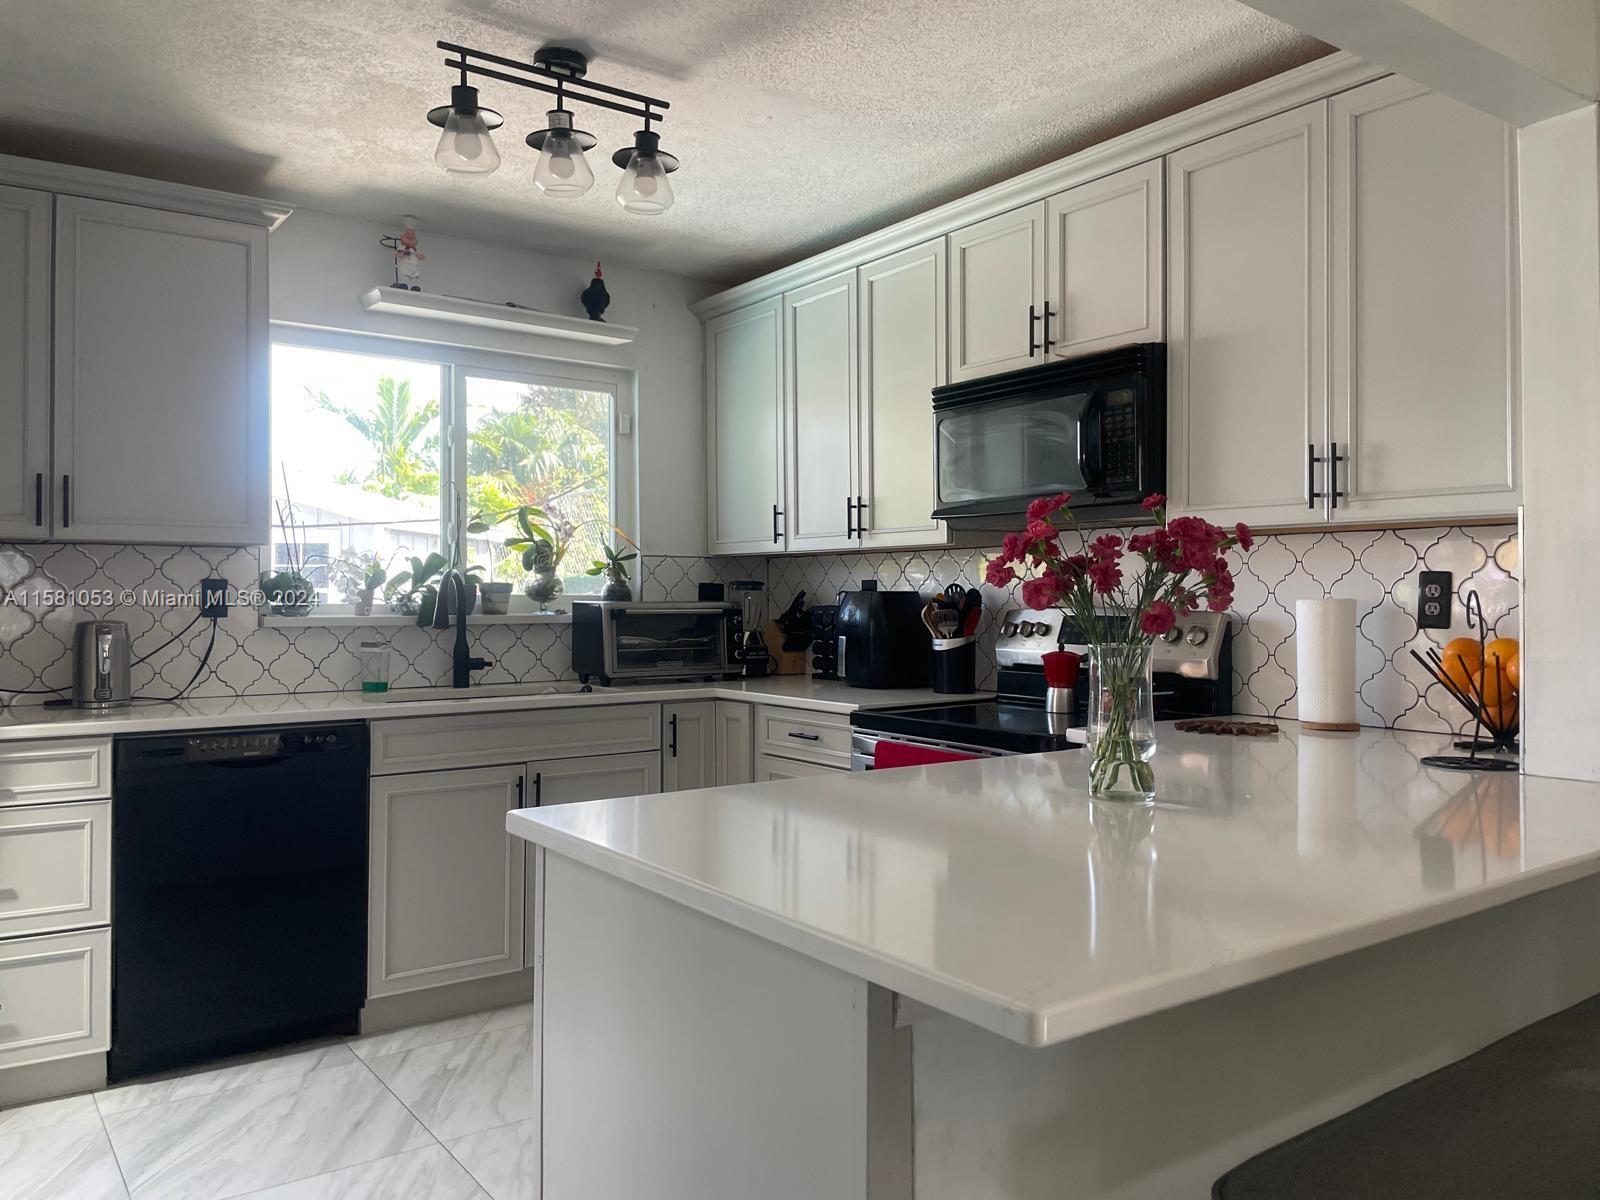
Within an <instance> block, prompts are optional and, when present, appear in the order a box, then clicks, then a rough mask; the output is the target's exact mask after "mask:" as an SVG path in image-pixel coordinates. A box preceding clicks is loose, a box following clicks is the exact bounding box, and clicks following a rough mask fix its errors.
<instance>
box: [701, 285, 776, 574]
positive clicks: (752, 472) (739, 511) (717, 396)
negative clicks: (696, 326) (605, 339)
mask: <svg viewBox="0 0 1600 1200" xmlns="http://www.w3.org/2000/svg"><path fill="white" fill-rule="evenodd" d="M782 303H783V302H782V297H779V296H774V297H773V298H772V299H770V300H763V301H761V302H759V303H757V304H752V305H750V306H749V307H748V308H742V309H739V310H738V311H737V312H731V313H727V314H725V315H724V316H720V317H716V318H714V319H713V320H711V321H708V322H706V361H705V371H706V425H707V433H708V437H709V440H710V447H709V459H710V467H711V470H710V487H711V495H710V506H709V508H710V514H711V516H710V524H711V528H710V531H709V532H710V538H709V541H710V552H711V553H712V554H746V553H765V552H768V551H771V550H773V549H781V548H782V521H783V514H782V512H781V504H782V501H781V497H782V495H783V439H782V413H783V325H782Z"/></svg>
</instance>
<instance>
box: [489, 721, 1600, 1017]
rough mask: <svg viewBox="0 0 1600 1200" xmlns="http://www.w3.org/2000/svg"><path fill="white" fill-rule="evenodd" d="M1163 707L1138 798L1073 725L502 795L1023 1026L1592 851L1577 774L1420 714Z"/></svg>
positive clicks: (692, 888)
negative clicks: (1447, 734) (1367, 720)
mask: <svg viewBox="0 0 1600 1200" xmlns="http://www.w3.org/2000/svg"><path fill="white" fill-rule="evenodd" d="M1282 729H1283V731H1282V733H1280V734H1279V735H1278V736H1276V737H1273V738H1267V739H1253V738H1219V737H1208V736H1204V735H1199V734H1180V733H1177V732H1175V731H1174V730H1172V729H1171V728H1170V727H1163V728H1162V732H1161V741H1160V746H1159V749H1158V752H1157V755H1156V758H1155V760H1154V765H1155V768H1156V777H1157V781H1158V787H1159V789H1160V794H1161V802H1160V803H1159V804H1158V806H1157V807H1156V808H1154V809H1137V808H1127V807H1121V806H1116V805H1109V804H1104V803H1095V802H1091V801H1090V800H1089V797H1088V795H1087V791H1086V788H1085V772H1086V765H1087V764H1086V760H1085V758H1084V756H1083V752H1082V751H1064V752H1060V753H1056V754H1044V755H1035V756H1026V757H1015V758H1001V759H987V760H983V761H979V762H968V763H955V764H947V765H942V766H936V767H928V768H908V769H904V770H896V771H885V772H875V773H871V774H856V775H849V774H843V773H840V774H830V775H819V776H809V777H806V778H803V779H793V780H784V781H778V782H772V783H763V784H753V785H743V786H733V787H723V788H714V789H707V790H703V791H690V792H678V793H673V794H668V795H659V796H644V797H637V798H633V799H617V800H596V801H590V802H586V803H578V804H566V805H558V806H552V807H549V808H540V809H525V810H521V811H516V812H512V813H511V814H509V817H508V828H509V829H510V830H511V831H512V832H513V833H515V834H518V835H520V836H521V837H523V838H526V839H527V840H528V841H530V842H535V843H538V844H539V845H542V846H545V847H548V848H549V849H550V850H552V851H555V852H559V853H561V854H563V855H566V856H568V857H570V858H573V859H576V860H578V861H580V862H582V863H585V864H588V865H589V866H592V867H594V868H597V869H599V870H601V871H604V872H606V873H608V874H610V875H614V876H617V877H620V878H622V879H625V880H627V881H629V882H631V883H634V884H636V885H638V886H640V887H643V888H645V889H647V890H649V891H652V892H655V893H658V894H659V895H661V896H664V897H668V898H670V899H672V900H674V901H677V902H680V903H682V904H684V905H687V906H688V907H690V908H693V909H696V910H698V911H700V912H703V913H706V914H709V915H710V916H713V917H715V918H718V919H720V920H723V921H726V922H728V923H729V924H732V925H735V926H738V927H740V928H742V929H745V930H747V931H749V932H751V933H754V934H757V935H759V936H761V937H763V938H766V939H768V940H770V941H773V942H776V943H779V944H781V945H783V946H786V947H788V948H790V949H792V950H795V951H797V952H800V953H802V954H805V955H807V956H809V957H811V958H814V959H817V960H820V961H822V962H825V963H828V964H830V965H832V966H835V967H837V968H839V969H841V970H843V971H846V972H849V973H851V974H853V975H856V976H859V977H862V978H865V979H867V980H869V981H871V982H874V983H877V984H880V985H882V986H885V987H888V988H891V989H893V990H894V991H896V992H899V993H901V994H902V995H904V996H909V997H911V998H912V999H914V1000H917V1001H920V1002H922V1003H924V1004H926V1005H928V1006H930V1007H932V1008H935V1009H938V1010H940V1011H943V1012H947V1013H951V1014H954V1015H955V1016H957V1017H961V1018H963V1019H965V1020H967V1021H970V1022H973V1023H974V1024H977V1025H979V1026H982V1027H983V1028H985V1029H988V1030H991V1031H993V1032H994V1033H997V1034H1000V1035H1002V1036H1004V1037H1007V1038H1010V1039H1012V1040H1014V1041H1017V1042H1021V1043H1023V1044H1025V1045H1031V1046H1043V1045H1050V1044H1053V1043H1057V1042H1061V1041H1064V1040H1066V1039H1069V1038H1072V1037H1076V1036H1079V1035H1082V1034H1085V1033H1088V1032H1091V1031H1093V1030H1096V1029H1101V1028H1105V1027H1108V1026H1111V1025H1115V1024H1118V1023H1121V1022H1123V1021H1127V1020H1130V1019H1133V1018H1135V1017H1138V1016H1142V1015H1144V1014H1147V1013H1150V1012H1153V1011H1156V1010H1159V1009H1163V1008H1169V1007H1173V1006H1175V1005H1179V1004H1183V1003H1187V1002H1189V1001H1193V1000H1197V999H1201V998H1204V997H1207V996H1210V995H1214V994H1216V993H1219V992H1223V991H1227V990H1228V989H1231V988H1235V987H1238V986H1240V985H1242V984H1246V983H1250V982H1253V981H1256V980H1259V979H1263V978H1266V977H1268V976H1271V975H1275V974H1278V973H1281V972H1285V971H1289V970H1292V969H1294V968H1297V967H1301V966H1306V965H1309V964H1312V963H1316V962H1319V961H1322V960H1325V959H1329V958H1332V957H1334V956H1337V955H1340V954H1345V953H1348V952H1350V951H1353V950H1357V949H1360V948H1362V947H1365V946H1369V945H1372V944H1375V943H1378V942H1382V941H1385V940H1388V939H1391V938H1395V937H1399V936H1401V935H1403V934H1406V933H1410V932H1413V931H1416V930H1420V929H1423V928H1426V927H1429V926H1432V925H1437V924H1440V923H1443V922H1446V921H1449V920H1453V919H1456V918H1459V917H1462V916H1466V915H1468V914H1470V913H1473V912H1476V911H1479V910H1482V909H1485V908H1488V907H1492V906H1494V905H1498V904H1503V903H1506V902H1508V901H1510V900H1513V899H1516V898H1518V897H1521V896H1524V895H1527V894H1529V893H1532V892H1535V891H1538V890H1541V889H1544V888H1549V887H1553V886H1556V885H1557V884H1561V883H1565V882H1569V881H1572V880H1575V879H1578V878H1581V877H1584V876H1588V875H1593V874H1597V873H1600V785H1595V784H1588V783H1579V782H1574V781H1569V780H1557V779H1543V778H1535V777H1521V776H1518V775H1516V774H1514V773H1510V774H1466V773H1458V772H1451V771H1444V770H1438V769H1433V768H1428V767H1424V766H1422V765H1421V763H1420V761H1419V759H1420V758H1421V757H1422V756H1423V755H1425V754H1434V753H1439V752H1441V751H1445V750H1446V749H1447V747H1448V740H1447V739H1446V738H1444V737H1441V736H1435V735H1424V734H1409V733H1397V732H1396V733H1391V732H1383V731H1379V730H1368V731H1363V732H1362V733H1359V734H1318V733H1313V732H1310V731H1301V730H1299V729H1298V728H1297V727H1296V726H1295V725H1293V724H1292V723H1288V722H1285V723H1283V724H1282Z"/></svg>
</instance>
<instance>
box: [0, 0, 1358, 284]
mask: <svg viewBox="0 0 1600 1200" xmlns="http://www.w3.org/2000/svg"><path fill="white" fill-rule="evenodd" d="M3 10H4V11H3V12H0V101H3V103H0V149H3V150H4V151H5V152H7V153H12V154H21V155H26V156H30V157H36V158H46V159H53V160H57V161H61V162H71V163H78V164H82V165H87V166H97V167H103V168H106V169H110V170H118V171H127V172H130V173H135V174H143V175H147V176H154V177H157V178H164V179H171V180H177V181H180V182H184V183H194V184H200V185H203V186H208V187H216V188H222V189H225V190H231V191H242V192H249V193H254V194H257V195H265V196H268V197H273V198H280V199H285V200H289V201H292V202H294V203H296V204H301V205H306V206H310V207H314V208H321V209H325V210H328V211H332V212H338V213H344V214H348V215H354V216H361V217H366V218H370V219H373V220H378V221H383V222H392V221H394V220H395V219H396V218H397V217H398V216H399V215H400V214H402V213H415V214H416V215H417V217H418V218H419V224H420V226H421V228H422V230H423V231H424V233H426V231H428V230H430V229H431V230H435V231H440V232H448V233H454V234H461V235H465V236H474V237H481V238H484V239H488V240H492V241H505V242H514V243H518V244H522V245H527V246H531V247H534V248H538V249H548V250H557V251H563V252H568V253H573V254H577V255H581V256H585V257H599V258H612V259H616V260H618V261H626V262H630V263H632V264H635V265H638V266H649V267H655V268H657V269H661V270H668V271H674V272H677V273H680V274H685V275H692V276H700V277H703V278H706V279H710V280H716V281H719V282H734V281H738V280H742V279H745V278H749V277H751V276H753V275H756V274H758V273H760V272H762V271H764V270H767V269H770V268H772V267H776V266H779V265H782V264H784V263H787V262H792V261H795V260H796V259H800V258H804V257H806V256H807V255H810V254H813V253H816V252H818V251H820V250H823V249H826V248H828V247H830V246H833V245H836V244H838V243H840V242H843V241H847V240H849V239H850V238H852V237H855V236H858V235H860V234H862V233H866V232H868V231H870V230H872V229H875V228H878V227H881V226H883V225H885V224H888V223H891V222H892V221H894V220H897V219H899V218H902V217H906V216H909V215H911V214H913V213H916V212H919V211H921V210H923V209H926V208H930V207H932V206H933V205H935V204H938V203H942V202H943V201H946V200H949V199H953V198H954V197H956V196H959V195H962V194H964V193H966V192H970V191H972V190H974V189H975V188H978V187H981V186H983V185H985V184H988V183H992V182H994V181H996V180H999V179H1003V178H1005V177H1006V176H1009V175H1012V174H1015V173H1017V172H1019V171H1021V170H1024V169H1026V168H1029V167H1033V166H1037V165H1038V164H1040V163H1043V162H1047V161H1049V160H1051V159H1054V158H1058V157H1060V156H1062V155H1064V154H1067V153H1070V152H1072V151H1074V150H1077V149H1080V148H1082V147H1084V146H1087V145H1090V144H1092V143H1094V142H1098V141H1101V140H1103V139H1105V138H1107V137H1110V136H1113V135H1115V134H1117V133H1121V132H1123V131H1125V130H1128V129H1131V128H1134V127H1136V126H1138V125H1142V124H1145V123H1147V122H1149V121H1152V120H1154V119H1157V118H1159V117H1162V116H1164V115H1167V114H1169V113H1172V112H1176V111H1178V110H1180V109H1184V108H1188V107H1190V106H1191V105H1193V104H1196V103H1199V102H1200V101H1202V100H1205V99H1208V98H1210V97H1212V96H1215V95H1219V94H1221V93H1223V92H1228V91H1232V90H1234V89H1235V88H1238V87H1241V86H1243V85H1245V84H1248V83H1251V82H1254V81H1255V80H1258V79H1261V78H1264V77H1266V76H1268V75H1272V74H1275V73H1277V72H1279V71H1282V70H1285V69H1287V68H1289V67H1292V66H1296V65H1298V64H1300V63H1302V62H1306V61H1308V60H1309V59H1312V58H1316V57H1318V56H1319V55H1320V54H1323V53H1325V52H1326V51H1327V49H1328V48H1327V47H1325V46H1323V45H1322V44H1321V43H1319V42H1316V41H1314V40H1311V39H1309V38H1306V37H1304V36H1302V35H1300V34H1298V33H1296V32H1295V31H1294V30H1292V29H1290V28H1289V27H1288V26H1286V25H1282V24H1279V23H1278V22H1276V21H1273V20H1272V19H1271V18H1269V17H1265V16H1262V15H1261V14H1260V13H1257V12H1255V11H1254V10H1252V9H1249V8H1246V7H1245V6H1244V5H1242V4H1239V3H1236V2H1235V0H962V2H961V3H950V2H945V3H940V2H939V0H817V2H813V3H808V2H804V0H686V2H682V3H672V2H663V0H573V2H570V3H564V4H555V5H552V4H539V5H535V4H531V3H525V2H524V0H445V2H444V3H438V2H428V0H332V2H330V0H139V2H137V3H117V4H107V3H106V2H105V0H14V2H11V3H7V4H5V5H3ZM440 38H443V39H446V40H451V41H458V42H462V43H465V44H466V45H469V46H473V47H476V48H479V49H484V50H489V51H491V52H494V53H500V54H504V55H507V56H509V57H513V58H516V57H529V56H531V54H532V51H533V50H534V48H536V47H537V46H540V45H542V44H545V43H548V42H556V43H560V44H567V45H574V46H577V47H578V48H581V49H585V50H587V51H589V52H590V53H591V54H592V55H593V62H592V64H591V70H590V74H591V78H593V79H596V80H598V81H600V82H603V83H610V84H614V85H617V86H620V87H625V88H630V89H633V90H636V91H641V92H646V93H649V94H653V95H658V96H661V97H662V98H664V99H666V100H668V101H669V102H670V103H671V105H672V109H671V112H670V114H669V117H668V119H667V121H666V122H665V123H664V124H663V125H662V126H661V127H660V130H661V135H662V146H663V148H664V149H667V150H671V151H672V152H673V153H675V154H677V155H679V156H680V157H681V158H682V160H683V170H682V171H681V172H680V173H679V174H677V175H674V176H673V183H674V185H675V186H676V189H677V196H678V200H677V204H676V205H675V206H674V207H673V209H672V210H671V211H670V212H669V213H667V214H666V215H664V216H662V217H656V218H640V217H633V216H629V215H627V214H625V213H623V212H622V211H621V209H620V208H619V207H618V206H617V204H616V202H615V200H614V199H613V198H612V189H613V188H614V186H615V183H616V179H617V175H618V172H617V170H616V168H614V167H613V166H612V165H611V164H610V163H609V162H608V161H606V156H609V152H610V151H611V150H613V149H615V148H617V147H619V146H622V145H625V144H628V143H629V142H630V141H631V134H632V132H633V129H634V128H635V126H636V123H635V121H634V119H633V118H630V117H626V116H623V115H622V114H620V113H610V112H606V111H605V110H602V109H587V110H584V111H582V112H581V115H580V117H579V122H578V123H579V126H580V127H581V128H585V129H588V130H590V131H591V132H593V133H594V134H595V135H596V136H597V137H598V138H599V139H600V145H599V147H598V148H597V149H596V151H594V152H593V153H592V154H591V159H592V160H593V162H594V166H595V173H596V176H597V177H598V178H597V182H596V185H595V187H594V188H593V189H592V190H591V191H590V193H589V194H588V195H586V196H584V197H582V198H581V199H579V200H577V201H553V200H547V199H544V198H542V197H540V196H539V195H538V194H537V193H536V191H535V189H534V188H533V185H532V182H531V178H532V172H533V163H534V158H535V156H534V154H533V152H532V151H531V150H529V149H528V148H527V147H526V146H523V145H522V144H521V139H522V137H523V136H524V135H525V134H526V133H528V132H529V131H530V130H533V129H536V128H540V127H542V125H543V124H544V122H543V120H542V117H543V113H544V110H545V108H546V107H548V105H547V103H546V101H547V100H548V99H549V97H545V96H543V95H542V94H541V93H537V92H532V91H527V90H524V89H521V88H516V87H513V86H511V85H509V84H498V83H495V82H494V81H492V80H487V81H483V82H482V85H481V86H482V89H483V103H484V104H485V105H487V106H489V107H491V108H495V109H498V110H500V111H501V112H503V113H504V114H505V115H506V118H507V121H506V129H505V131H504V132H503V133H502V134H500V135H499V136H498V137H497V139H496V141H497V144H498V145H499V147H500V150H501V154H502V156H503V158H504V162H503V165H502V166H501V168H500V170H499V171H498V172H497V173H496V174H495V175H494V176H492V177H490V178H488V179H485V180H477V181H470V182H469V181H455V180H451V179H448V178H446V177H445V176H444V175H443V174H442V173H441V172H440V171H439V170H438V169H437V168H436V167H435V166H434V164H433V161H432V151H433V144H434V141H435V140H436V137H437V131H436V130H434V129H433V127H432V126H430V125H428V124H426V123H425V122H424V120H423V114H424V113H425V112H426V111H427V109H429V108H430V107H432V106H434V105H437V104H443V103H445V102H447V101H448V98H449V95H448V90H449V85H450V84H451V82H452V77H451V75H450V73H449V72H448V71H446V70H445V68H444V66H443V65H442V63H443V59H444V52H443V51H439V50H436V49H435V48H434V42H435V41H437V40H439V39H440ZM601 151H604V152H605V156H602V154H601Z"/></svg>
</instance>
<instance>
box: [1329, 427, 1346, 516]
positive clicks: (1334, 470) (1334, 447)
mask: <svg viewBox="0 0 1600 1200" xmlns="http://www.w3.org/2000/svg"><path fill="white" fill-rule="evenodd" d="M1344 461H1345V457H1344V455H1342V454H1340V453H1339V443H1338V442H1329V443H1328V499H1329V501H1330V502H1331V506H1332V507H1333V508H1338V507H1339V497H1340V496H1342V495H1344V493H1343V492H1341V491H1340V490H1339V464H1340V463H1342V462H1344Z"/></svg>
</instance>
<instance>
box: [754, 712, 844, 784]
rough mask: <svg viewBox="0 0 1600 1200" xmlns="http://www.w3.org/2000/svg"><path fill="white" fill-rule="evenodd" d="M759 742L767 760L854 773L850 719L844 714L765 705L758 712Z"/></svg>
mask: <svg viewBox="0 0 1600 1200" xmlns="http://www.w3.org/2000/svg"><path fill="white" fill-rule="evenodd" d="M755 739H756V740H755V744H756V750H757V751H758V752H759V753H761V754H762V755H763V756H765V755H776V756H777V757H778V758H792V759H798V760H799V761H801V762H808V763H815V764H816V765H818V766H822V767H838V768H839V769H840V770H844V771H848V770H849V769H850V718H849V717H848V716H847V715H845V714H844V713H830V712H816V711H814V710H811V709H805V708H782V707H778V706H775V705H771V704H763V705H760V706H759V707H758V708H757V709H756V729H755Z"/></svg>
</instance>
